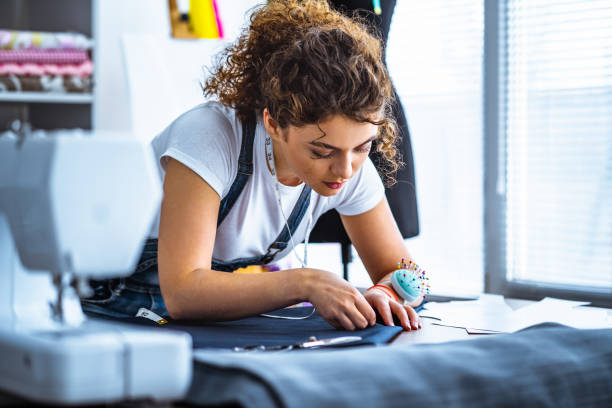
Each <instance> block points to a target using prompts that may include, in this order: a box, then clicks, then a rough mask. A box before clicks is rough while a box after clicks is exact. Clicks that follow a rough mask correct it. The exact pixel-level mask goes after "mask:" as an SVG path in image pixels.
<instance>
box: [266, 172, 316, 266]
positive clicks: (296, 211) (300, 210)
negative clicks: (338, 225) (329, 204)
mask: <svg viewBox="0 0 612 408" xmlns="http://www.w3.org/2000/svg"><path fill="white" fill-rule="evenodd" d="M311 191H312V190H311V188H310V187H309V186H307V185H306V184H304V189H303V190H302V193H301V194H300V197H299V198H298V201H297V203H295V206H294V207H293V211H292V212H291V215H289V218H288V219H287V224H286V225H285V228H283V230H282V231H281V233H280V235H279V236H278V238H276V240H275V241H274V242H273V243H272V245H270V246H269V247H268V252H267V253H266V254H265V255H264V256H263V257H262V259H261V262H262V263H263V264H267V263H270V262H272V260H273V259H274V256H275V255H276V254H278V253H279V252H281V251H282V250H284V249H285V248H287V245H289V241H290V240H291V237H292V236H294V235H295V231H296V230H297V228H298V226H299V225H300V222H301V221H302V218H304V214H305V213H306V210H307V209H308V206H309V205H310V192H311ZM287 226H289V228H287Z"/></svg>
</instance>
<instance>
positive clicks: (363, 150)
mask: <svg viewBox="0 0 612 408" xmlns="http://www.w3.org/2000/svg"><path fill="white" fill-rule="evenodd" d="M371 148H372V143H371V142H370V143H368V144H366V145H363V146H361V147H359V148H357V149H355V150H356V151H358V152H359V153H367V152H369V151H370V149H371Z"/></svg>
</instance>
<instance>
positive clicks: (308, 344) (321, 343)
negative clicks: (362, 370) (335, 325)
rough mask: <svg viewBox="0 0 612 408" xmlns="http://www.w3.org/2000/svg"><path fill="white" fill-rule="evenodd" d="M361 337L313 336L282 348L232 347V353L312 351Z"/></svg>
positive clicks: (353, 340)
mask: <svg viewBox="0 0 612 408" xmlns="http://www.w3.org/2000/svg"><path fill="white" fill-rule="evenodd" d="M361 339H362V338H361V336H343V337H332V338H329V339H320V340H319V339H317V338H316V337H315V336H311V337H309V338H308V340H306V341H300V342H298V343H295V344H285V345H282V346H265V345H263V344H255V345H252V346H243V347H234V348H233V349H232V350H233V351H289V350H299V349H302V350H304V349H313V348H318V347H326V346H337V345H339V344H347V343H354V342H357V341H360V340H361Z"/></svg>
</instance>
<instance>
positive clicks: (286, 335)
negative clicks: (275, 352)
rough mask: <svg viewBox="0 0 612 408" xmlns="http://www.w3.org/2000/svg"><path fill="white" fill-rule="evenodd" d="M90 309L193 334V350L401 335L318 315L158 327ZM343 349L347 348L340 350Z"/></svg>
mask: <svg viewBox="0 0 612 408" xmlns="http://www.w3.org/2000/svg"><path fill="white" fill-rule="evenodd" d="M92 311H93V309H88V314H89V315H91V316H95V317H100V318H106V319H112V320H117V321H120V322H123V323H131V324H138V325H144V326H149V327H158V328H159V329H160V330H166V329H171V330H180V331H184V332H187V333H189V334H191V336H192V338H193V347H194V348H196V349H199V348H217V349H219V348H221V349H231V348H233V347H237V346H238V347H240V346H242V347H244V346H251V345H265V346H282V345H289V344H294V343H297V342H300V341H306V340H308V338H309V337H310V336H316V337H317V338H318V339H326V338H332V337H342V336H361V337H362V340H361V341H359V342H355V343H350V344H346V345H345V346H346V347H348V346H356V345H374V344H385V343H388V342H389V341H391V339H393V337H395V336H396V335H397V334H398V333H399V332H400V331H402V328H401V327H398V326H384V325H380V324H377V325H375V326H372V327H368V328H366V329H363V330H355V331H346V330H337V329H335V328H334V327H332V326H331V325H330V324H329V323H327V322H326V321H325V320H323V318H322V317H321V316H319V315H318V314H317V313H316V312H315V313H314V314H313V315H312V316H310V317H309V318H307V319H303V320H286V319H274V318H270V317H263V316H253V317H247V318H244V319H240V320H234V321H227V322H206V321H181V320H172V319H168V323H166V324H164V325H159V324H158V323H156V322H154V321H152V320H149V319H146V318H143V317H133V318H111V317H108V316H102V315H98V314H96V313H93V312H92ZM311 312H312V307H294V308H286V309H281V310H277V311H274V312H270V313H269V314H272V315H277V316H293V317H296V316H307V315H309V314H310V313H311ZM339 347H343V346H339Z"/></svg>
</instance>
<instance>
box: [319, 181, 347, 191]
mask: <svg viewBox="0 0 612 408" xmlns="http://www.w3.org/2000/svg"><path fill="white" fill-rule="evenodd" d="M323 183H324V184H325V185H326V186H327V187H329V188H331V189H332V190H337V189H339V188H340V187H342V186H343V185H344V182H342V183H328V182H326V181H324V182H323Z"/></svg>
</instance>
